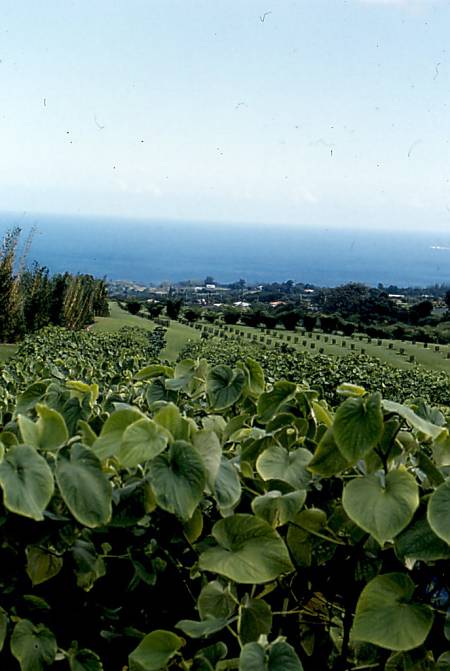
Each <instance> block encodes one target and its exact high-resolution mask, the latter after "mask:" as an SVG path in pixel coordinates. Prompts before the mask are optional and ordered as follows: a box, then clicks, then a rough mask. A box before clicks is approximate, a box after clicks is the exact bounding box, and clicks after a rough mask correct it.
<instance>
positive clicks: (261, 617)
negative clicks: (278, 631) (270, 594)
mask: <svg viewBox="0 0 450 671" xmlns="http://www.w3.org/2000/svg"><path fill="white" fill-rule="evenodd" d="M271 629H272V610H271V608H270V606H269V604H268V603H266V602H265V601H264V600H263V599H249V598H246V599H245V600H244V603H243V604H241V607H240V608H239V620H238V634H239V638H240V640H241V643H244V644H245V643H250V641H257V640H258V638H259V637H260V635H261V634H264V635H267V634H269V633H270V630H271Z"/></svg>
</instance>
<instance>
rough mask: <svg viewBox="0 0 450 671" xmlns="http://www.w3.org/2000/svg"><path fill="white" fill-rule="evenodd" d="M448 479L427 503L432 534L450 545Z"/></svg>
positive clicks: (449, 493) (449, 484)
mask: <svg viewBox="0 0 450 671" xmlns="http://www.w3.org/2000/svg"><path fill="white" fill-rule="evenodd" d="M449 510H450V478H447V479H446V480H445V482H443V483H442V485H440V486H439V487H438V488H437V489H436V490H435V491H434V492H433V494H432V495H431V497H430V500H429V502H428V511H427V514H428V522H429V523H430V527H431V528H432V529H433V531H434V533H435V534H437V535H438V536H439V538H442V539H443V540H444V541H445V542H446V543H448V544H450V515H449Z"/></svg>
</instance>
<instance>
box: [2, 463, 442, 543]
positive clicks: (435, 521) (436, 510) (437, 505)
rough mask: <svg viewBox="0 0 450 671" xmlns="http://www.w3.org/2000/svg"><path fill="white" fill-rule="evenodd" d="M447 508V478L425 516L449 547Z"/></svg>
mask: <svg viewBox="0 0 450 671" xmlns="http://www.w3.org/2000/svg"><path fill="white" fill-rule="evenodd" d="M0 468H1V467H0ZM449 506H450V478H447V479H446V480H445V482H443V483H442V485H440V486H439V487H438V488H437V489H436V490H435V491H434V492H433V494H432V495H431V497H430V500H429V502H428V511H427V516H428V522H429V524H430V527H431V528H432V529H433V531H434V533H435V534H437V535H438V536H439V538H442V539H443V540H444V541H445V542H446V543H448V544H449V545H450V515H449V510H450V507H449Z"/></svg>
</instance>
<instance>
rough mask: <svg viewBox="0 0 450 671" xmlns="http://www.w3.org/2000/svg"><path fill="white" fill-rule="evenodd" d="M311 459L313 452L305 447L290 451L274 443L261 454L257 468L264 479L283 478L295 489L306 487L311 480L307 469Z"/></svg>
mask: <svg viewBox="0 0 450 671" xmlns="http://www.w3.org/2000/svg"><path fill="white" fill-rule="evenodd" d="M311 459H312V454H311V452H310V451H309V450H306V449H305V448H304V447H299V448H297V449H296V450H293V451H291V452H289V451H288V450H286V449H285V448H284V447H281V446H279V445H273V446H272V447H269V448H267V450H264V452H263V453H262V454H260V455H259V457H258V459H257V461H256V470H257V471H258V473H259V475H260V476H261V477H262V479H263V480H281V481H282V482H287V483H288V484H289V485H291V486H292V487H293V488H294V489H305V488H306V487H307V486H308V484H309V482H310V480H311V475H310V474H309V473H308V471H307V466H308V464H309V462H310V461H311Z"/></svg>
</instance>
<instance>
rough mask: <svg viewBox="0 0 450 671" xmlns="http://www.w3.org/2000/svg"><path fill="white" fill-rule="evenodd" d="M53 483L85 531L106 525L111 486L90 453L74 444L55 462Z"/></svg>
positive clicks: (110, 502) (110, 505) (60, 453)
mask: <svg viewBox="0 0 450 671" xmlns="http://www.w3.org/2000/svg"><path fill="white" fill-rule="evenodd" d="M56 482H57V483H58V487H59V491H60V492H61V496H62V498H63V499H64V502H65V504H66V505H67V507H68V508H69V510H70V512H71V513H72V515H73V516H74V517H75V519H76V520H78V522H80V523H81V524H84V525H85V526H87V527H91V528H94V527H99V526H103V525H104V524H107V523H108V522H109V520H110V519H111V514H112V489H111V484H110V482H109V480H108V478H107V477H106V475H105V474H104V472H103V471H102V466H101V463H100V461H99V460H98V459H97V457H96V456H95V454H94V452H93V451H92V450H91V449H89V448H87V447H84V446H83V445H80V444H76V445H72V446H71V447H70V448H64V449H63V450H61V451H60V452H59V454H58V460H57V462H56Z"/></svg>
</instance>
